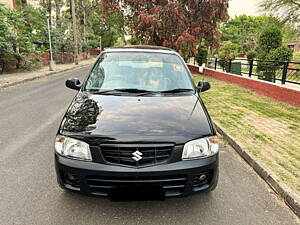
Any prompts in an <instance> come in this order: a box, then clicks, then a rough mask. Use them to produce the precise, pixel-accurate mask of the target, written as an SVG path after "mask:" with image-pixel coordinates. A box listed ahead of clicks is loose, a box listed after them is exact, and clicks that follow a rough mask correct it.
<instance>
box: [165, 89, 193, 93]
mask: <svg viewBox="0 0 300 225" xmlns="http://www.w3.org/2000/svg"><path fill="white" fill-rule="evenodd" d="M191 91H194V90H193V89H183V88H177V89H172V90H167V91H160V93H183V92H191Z"/></svg>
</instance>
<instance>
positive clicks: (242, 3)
mask: <svg viewBox="0 0 300 225" xmlns="http://www.w3.org/2000/svg"><path fill="white" fill-rule="evenodd" d="M259 1H260V0H230V1H229V15H230V17H235V15H236V16H239V15H242V14H246V15H251V16H253V15H258V14H259V11H258V6H257V5H258V3H259Z"/></svg>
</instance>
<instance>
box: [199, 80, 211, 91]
mask: <svg viewBox="0 0 300 225" xmlns="http://www.w3.org/2000/svg"><path fill="white" fill-rule="evenodd" d="M197 89H198V92H205V91H207V90H209V89H210V84H209V83H208V82H206V81H199V83H198V85H197Z"/></svg>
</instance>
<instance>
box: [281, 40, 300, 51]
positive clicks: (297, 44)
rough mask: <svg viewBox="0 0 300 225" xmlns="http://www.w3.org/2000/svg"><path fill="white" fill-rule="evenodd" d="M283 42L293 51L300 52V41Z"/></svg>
mask: <svg viewBox="0 0 300 225" xmlns="http://www.w3.org/2000/svg"><path fill="white" fill-rule="evenodd" d="M284 44H285V45H286V46H288V47H289V48H291V49H292V50H293V52H300V41H288V42H284Z"/></svg>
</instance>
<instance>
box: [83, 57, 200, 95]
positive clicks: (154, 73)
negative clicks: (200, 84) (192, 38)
mask: <svg viewBox="0 0 300 225" xmlns="http://www.w3.org/2000/svg"><path fill="white" fill-rule="evenodd" d="M85 88H86V89H87V90H89V89H99V90H100V89H101V90H112V89H124V88H125V89H127V88H133V89H143V90H149V91H167V90H172V89H194V87H193V84H192V82H191V79H190V77H189V74H188V72H187V70H186V68H185V66H184V64H183V62H182V60H181V59H180V58H179V57H178V56H177V55H172V54H162V53H144V52H114V53H105V54H103V55H102V56H101V58H100V59H99V60H98V62H97V64H96V65H95V67H94V69H93V70H92V72H91V74H90V76H89V78H88V80H87V83H86V86H85Z"/></svg>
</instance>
